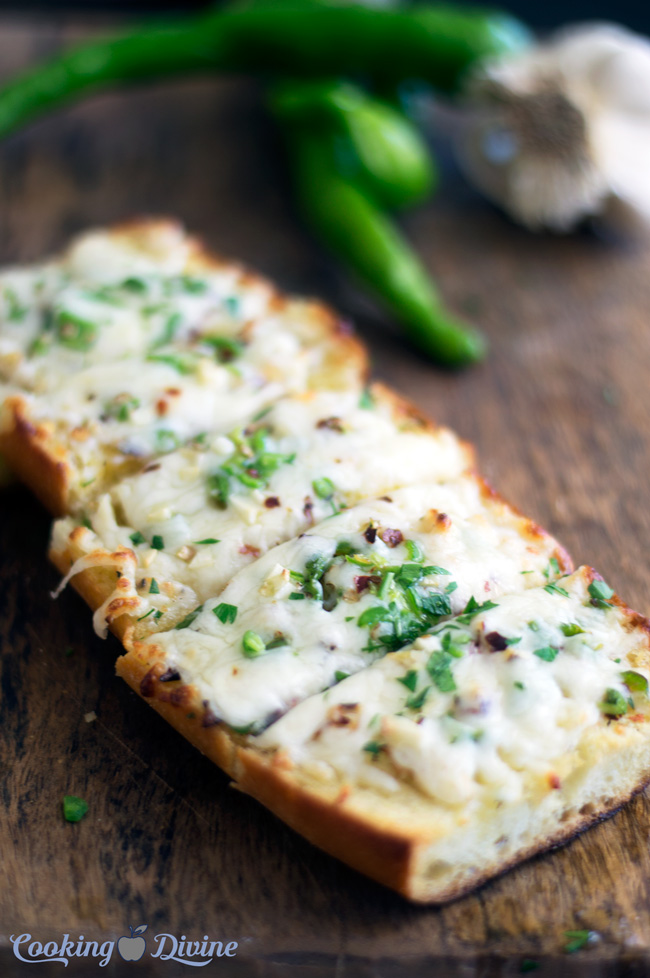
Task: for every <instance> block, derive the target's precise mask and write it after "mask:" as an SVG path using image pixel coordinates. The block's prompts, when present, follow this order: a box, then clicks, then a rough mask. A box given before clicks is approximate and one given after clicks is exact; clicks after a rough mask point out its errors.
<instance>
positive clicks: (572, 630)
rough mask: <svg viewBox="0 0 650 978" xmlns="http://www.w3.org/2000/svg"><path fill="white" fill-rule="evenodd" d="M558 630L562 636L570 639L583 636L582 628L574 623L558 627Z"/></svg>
mask: <svg viewBox="0 0 650 978" xmlns="http://www.w3.org/2000/svg"><path fill="white" fill-rule="evenodd" d="M560 630H561V632H562V634H563V635H566V636H567V638H571V636H572V635H584V633H585V630H584V628H581V627H580V625H578V624H577V623H576V622H574V621H572V622H569V624H568V625H560Z"/></svg>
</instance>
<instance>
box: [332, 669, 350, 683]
mask: <svg viewBox="0 0 650 978" xmlns="http://www.w3.org/2000/svg"><path fill="white" fill-rule="evenodd" d="M349 675H350V673H349V672H341V670H340V669H337V670H336V672H335V673H334V678H335V679H336V681H337V683H340V682H342V681H343V680H344V679H347V678H348V676H349Z"/></svg>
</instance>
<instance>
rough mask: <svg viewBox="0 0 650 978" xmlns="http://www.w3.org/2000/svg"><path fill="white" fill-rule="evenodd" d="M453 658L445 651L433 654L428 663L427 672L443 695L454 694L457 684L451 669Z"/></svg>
mask: <svg viewBox="0 0 650 978" xmlns="http://www.w3.org/2000/svg"><path fill="white" fill-rule="evenodd" d="M451 660H452V656H451V655H450V654H449V653H448V652H445V651H444V650H442V651H440V652H432V653H431V656H430V657H429V661H428V662H427V666H426V668H427V672H428V673H429V675H430V676H431V678H432V680H433V682H434V683H435V685H436V686H437V687H438V689H439V690H440V692H441V693H453V691H454V690H455V689H456V682H455V680H454V677H453V675H452V672H451V669H450V663H451Z"/></svg>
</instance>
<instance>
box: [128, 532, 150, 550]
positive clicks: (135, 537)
mask: <svg viewBox="0 0 650 978" xmlns="http://www.w3.org/2000/svg"><path fill="white" fill-rule="evenodd" d="M129 540H130V541H131V543H133V544H135V546H136V547H137V546H138V544H140V543H146V542H147V541H146V539H145V537H143V535H142V534H141V533H140V531H139V530H136V531H135V533H132V534H131V535H130V537H129Z"/></svg>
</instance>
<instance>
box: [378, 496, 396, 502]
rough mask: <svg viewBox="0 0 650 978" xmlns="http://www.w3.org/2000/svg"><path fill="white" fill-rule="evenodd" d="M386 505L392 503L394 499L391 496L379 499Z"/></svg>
mask: <svg viewBox="0 0 650 978" xmlns="http://www.w3.org/2000/svg"><path fill="white" fill-rule="evenodd" d="M379 498H380V499H381V500H382V502H384V503H392V501H393V499H392V497H391V496H380V497H379Z"/></svg>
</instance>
